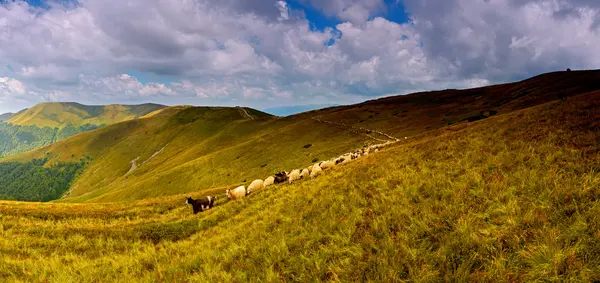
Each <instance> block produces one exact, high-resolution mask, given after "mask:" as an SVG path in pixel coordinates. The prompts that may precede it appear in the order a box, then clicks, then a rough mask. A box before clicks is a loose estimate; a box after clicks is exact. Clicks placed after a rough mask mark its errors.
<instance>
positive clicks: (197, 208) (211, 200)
mask: <svg viewBox="0 0 600 283" xmlns="http://www.w3.org/2000/svg"><path fill="white" fill-rule="evenodd" d="M216 199H217V197H211V196H208V197H205V198H201V199H192V198H191V197H188V198H186V199H185V203H186V204H188V205H189V204H191V205H192V208H193V209H194V214H197V213H198V212H203V211H205V210H209V209H211V208H213V206H214V205H215V200H216Z"/></svg>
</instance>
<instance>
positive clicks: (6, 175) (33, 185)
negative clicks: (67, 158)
mask: <svg viewBox="0 0 600 283" xmlns="http://www.w3.org/2000/svg"><path fill="white" fill-rule="evenodd" d="M90 161H91V158H90V157H85V158H83V159H81V160H80V161H79V162H58V163H56V164H53V165H50V166H46V163H47V162H48V158H43V159H34V160H31V161H29V162H7V163H0V199H4V200H18V201H42V202H46V201H51V200H55V199H58V198H60V197H61V196H62V195H63V194H64V193H65V192H66V191H67V190H68V189H69V187H70V186H71V182H72V181H73V180H74V179H75V178H76V177H77V176H78V175H79V174H80V172H82V171H83V169H84V168H85V166H87V164H89V162H90Z"/></svg>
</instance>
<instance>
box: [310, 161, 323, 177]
mask: <svg viewBox="0 0 600 283" xmlns="http://www.w3.org/2000/svg"><path fill="white" fill-rule="evenodd" d="M312 169H313V170H312V171H311V172H310V177H311V178H316V177H317V176H319V175H320V174H321V172H323V170H322V169H321V167H320V166H319V164H315V165H314V166H313V167H312Z"/></svg>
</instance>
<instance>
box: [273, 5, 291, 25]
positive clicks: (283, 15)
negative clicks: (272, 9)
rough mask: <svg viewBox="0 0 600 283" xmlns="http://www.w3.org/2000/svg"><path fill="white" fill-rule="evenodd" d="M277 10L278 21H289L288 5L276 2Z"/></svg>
mask: <svg viewBox="0 0 600 283" xmlns="http://www.w3.org/2000/svg"><path fill="white" fill-rule="evenodd" d="M276 6H277V9H279V17H278V18H277V19H278V20H280V21H285V20H289V19H290V13H289V10H288V5H287V3H286V2H285V1H281V0H280V1H277V3H276Z"/></svg>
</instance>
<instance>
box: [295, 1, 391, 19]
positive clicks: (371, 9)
mask: <svg viewBox="0 0 600 283" xmlns="http://www.w3.org/2000/svg"><path fill="white" fill-rule="evenodd" d="M307 1H310V3H311V4H312V5H313V6H315V7H316V8H318V9H321V10H322V11H323V12H324V13H325V14H326V15H327V16H330V17H337V18H339V19H341V20H343V21H349V22H352V23H354V24H362V23H364V22H366V21H367V20H368V19H369V17H370V16H372V15H374V14H376V13H378V12H380V11H382V10H384V9H385V3H384V1H383V0H304V2H307Z"/></svg>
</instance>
